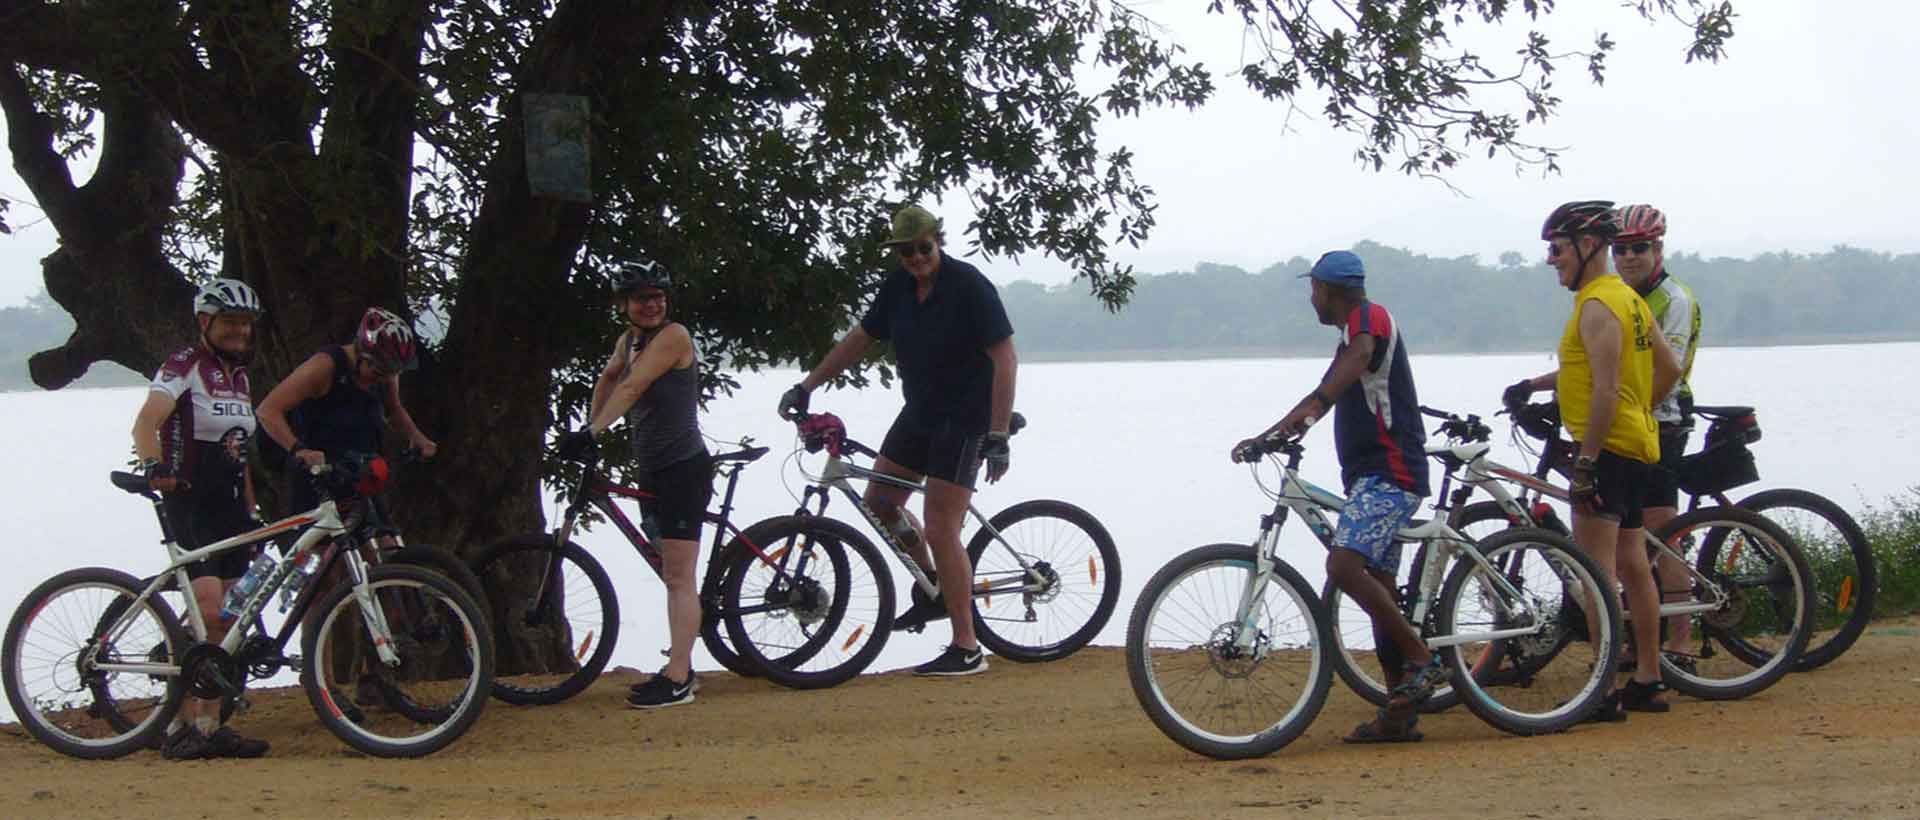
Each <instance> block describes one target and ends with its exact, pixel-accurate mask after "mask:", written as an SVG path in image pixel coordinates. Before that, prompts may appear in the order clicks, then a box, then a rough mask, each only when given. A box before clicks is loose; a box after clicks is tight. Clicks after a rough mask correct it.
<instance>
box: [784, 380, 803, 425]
mask: <svg viewBox="0 0 1920 820" xmlns="http://www.w3.org/2000/svg"><path fill="white" fill-rule="evenodd" d="M809 395H810V394H809V393H808V392H807V388H805V387H803V386H801V385H797V384H796V385H794V386H792V387H789V388H787V392H785V393H781V394H780V417H781V418H783V419H787V420H788V421H792V420H793V419H796V418H799V417H800V416H802V415H804V414H805V413H806V412H807V398H808V397H809Z"/></svg>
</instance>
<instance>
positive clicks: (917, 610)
mask: <svg viewBox="0 0 1920 820" xmlns="http://www.w3.org/2000/svg"><path fill="white" fill-rule="evenodd" d="M934 583H936V584H938V583H939V581H938V580H935V581H934ZM911 589H912V590H913V592H912V596H911V597H912V598H913V606H910V607H907V611H905V612H902V613H900V614H898V615H895V616H893V631H895V632H899V631H901V630H911V631H914V632H918V631H920V630H922V629H924V628H926V626H927V624H929V623H932V622H934V621H938V620H940V619H942V618H945V617H947V601H946V599H945V598H943V597H941V596H939V595H935V596H933V597H932V598H928V597H927V594H926V593H924V592H921V591H920V585H919V584H918V583H915V584H914V585H913V586H912V587H911Z"/></svg>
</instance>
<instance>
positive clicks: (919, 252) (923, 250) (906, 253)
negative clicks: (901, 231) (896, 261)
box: [893, 239, 933, 259]
mask: <svg viewBox="0 0 1920 820" xmlns="http://www.w3.org/2000/svg"><path fill="white" fill-rule="evenodd" d="M893 252H894V253H896V254H899V255H900V258H901V259H912V258H914V257H915V256H932V255H933V243H932V242H928V241H927V240H925V239H922V240H920V241H918V242H909V243H907V244H904V245H895V246H893Z"/></svg>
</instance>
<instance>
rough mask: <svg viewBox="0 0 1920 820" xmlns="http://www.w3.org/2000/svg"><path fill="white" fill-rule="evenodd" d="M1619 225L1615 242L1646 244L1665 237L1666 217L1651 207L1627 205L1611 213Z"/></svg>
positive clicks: (1657, 209)
mask: <svg viewBox="0 0 1920 820" xmlns="http://www.w3.org/2000/svg"><path fill="white" fill-rule="evenodd" d="M1613 219H1614V221H1615V222H1617V223H1619V225H1620V233H1619V235H1617V236H1615V237H1614V238H1613V241H1615V242H1646V241H1651V240H1655V239H1659V238H1660V237H1663V236H1666V235H1667V215H1666V214H1663V213H1661V212H1660V209H1659V208H1655V207H1653V206H1652V205H1628V206H1626V207H1624V208H1620V209H1619V210H1616V211H1614V212H1613Z"/></svg>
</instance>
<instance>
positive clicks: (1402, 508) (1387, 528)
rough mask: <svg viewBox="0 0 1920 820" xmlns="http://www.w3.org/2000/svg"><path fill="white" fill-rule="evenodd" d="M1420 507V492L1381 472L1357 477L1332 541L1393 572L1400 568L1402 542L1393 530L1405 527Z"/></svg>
mask: <svg viewBox="0 0 1920 820" xmlns="http://www.w3.org/2000/svg"><path fill="white" fill-rule="evenodd" d="M1418 509H1420V496H1417V495H1414V494H1413V493H1410V492H1407V491H1406V490H1403V489H1401V488H1400V485H1398V484H1395V483H1393V482H1392V481H1389V480H1387V479H1385V478H1381V477H1380V476H1373V475H1366V476H1361V477H1360V478H1358V479H1355V480H1354V482H1353V487H1352V488H1351V489H1349V490H1348V491H1347V505H1346V507H1345V508H1344V509H1342V510H1341V511H1340V526H1339V528H1338V529H1336V530H1335V531H1334V533H1333V545H1334V546H1335V547H1337V548H1340V549H1349V550H1353V551H1354V552H1357V553H1360V554H1361V555H1364V556H1366V557H1367V566H1369V567H1371V568H1373V569H1376V570H1379V571H1381V572H1384V573H1386V574H1388V575H1393V574H1395V573H1398V572H1399V571H1400V545H1399V544H1398V543H1397V542H1395V541H1394V540H1393V534H1394V533H1396V532H1399V531H1400V528H1402V527H1405V526H1406V525H1407V522H1408V521H1409V520H1411V519H1412V518H1413V513H1414V511H1415V510H1418Z"/></svg>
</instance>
